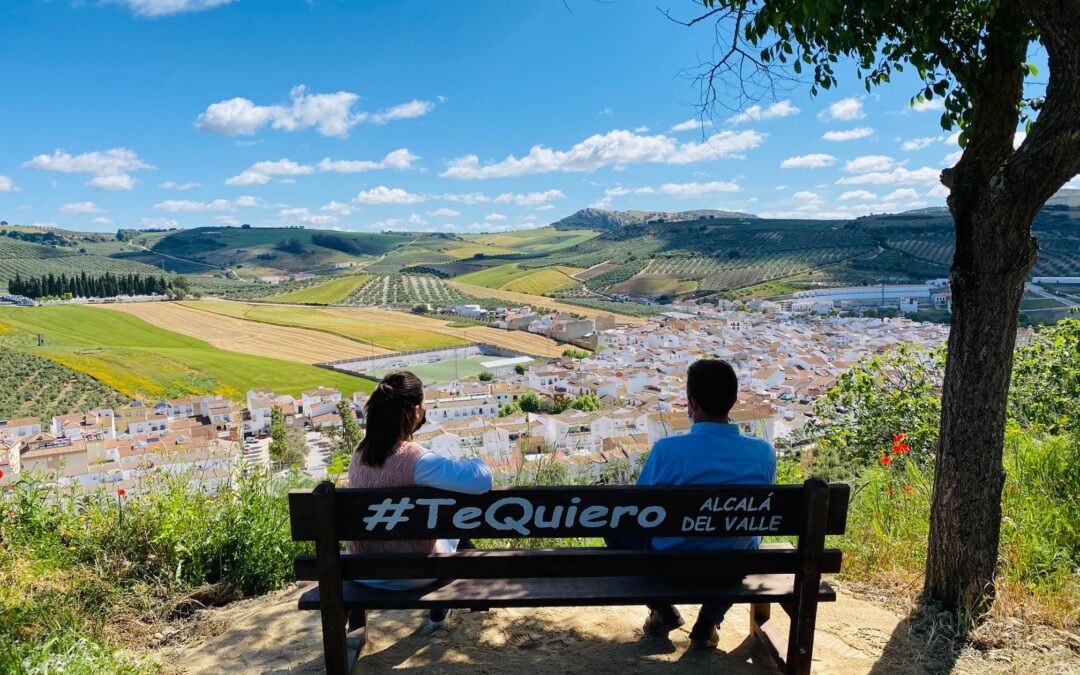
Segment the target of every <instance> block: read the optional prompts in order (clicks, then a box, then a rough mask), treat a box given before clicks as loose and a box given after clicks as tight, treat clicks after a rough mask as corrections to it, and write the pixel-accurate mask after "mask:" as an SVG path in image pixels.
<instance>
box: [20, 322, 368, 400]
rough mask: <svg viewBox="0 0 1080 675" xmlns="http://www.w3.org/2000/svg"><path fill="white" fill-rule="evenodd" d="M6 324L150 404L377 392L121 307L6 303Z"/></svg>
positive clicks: (36, 350)
mask: <svg viewBox="0 0 1080 675" xmlns="http://www.w3.org/2000/svg"><path fill="white" fill-rule="evenodd" d="M188 311H191V312H195V310H188ZM196 314H197V315H198V316H199V317H202V316H203V315H202V313H198V312H196ZM0 323H3V324H6V325H8V326H10V327H11V328H13V329H15V331H16V332H18V333H22V334H24V337H25V336H26V335H29V336H33V335H34V334H36V333H41V334H43V335H44V336H45V346H43V347H37V346H36V343H33V342H30V343H26V342H25V341H24V344H34V345H35V346H23V347H20V349H21V350H22V351H25V352H28V353H32V354H35V355H37V356H42V357H45V358H49V359H52V360H53V361H56V362H58V363H61V364H63V365H66V366H68V367H70V368H73V369H75V370H78V371H80V372H83V373H86V374H87V375H90V376H91V377H93V378H94V379H96V380H98V381H99V382H101V383H103V384H105V385H106V386H108V387H111V388H112V389H115V390H116V391H119V392H121V393H123V394H125V395H127V396H132V397H136V398H140V399H142V400H145V401H156V400H161V399H163V398H173V397H179V396H188V395H195V394H206V393H220V394H223V395H225V396H227V397H229V398H230V399H233V400H242V399H243V396H244V392H246V391H247V390H248V389H257V388H262V387H267V388H270V389H273V390H275V391H278V392H282V393H290V394H298V393H299V392H300V391H301V390H303V389H311V388H314V387H319V386H327V387H336V388H338V389H340V390H342V392H343V393H347V394H351V393H352V392H354V391H360V390H363V391H371V389H372V384H371V382H368V381H367V380H363V379H361V378H356V377H351V376H349V375H345V374H342V373H334V372H330V371H327V370H324V369H321V368H316V367H314V366H310V365H305V364H300V363H295V362H292V361H285V360H282V359H272V358H266V357H263V356H256V355H253V354H251V353H246V352H234V351H227V350H224V349H217V348H216V347H214V346H212V345H210V344H209V343H207V342H204V341H202V340H197V339H195V338H192V337H189V336H187V335H181V334H179V333H174V332H171V331H168V330H163V329H161V328H159V327H157V326H154V325H152V324H150V323H147V322H146V321H143V320H141V319H139V318H137V317H136V316H133V315H131V314H129V313H126V312H123V311H115V310H109V309H102V308H100V307H86V306H78V305H65V306H56V307H34V308H23V307H18V308H16V307H0ZM254 325H256V326H259V327H263V326H260V325H259V324H254ZM324 337H325V336H324Z"/></svg>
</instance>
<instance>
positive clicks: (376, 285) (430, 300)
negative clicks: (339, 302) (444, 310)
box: [348, 274, 470, 308]
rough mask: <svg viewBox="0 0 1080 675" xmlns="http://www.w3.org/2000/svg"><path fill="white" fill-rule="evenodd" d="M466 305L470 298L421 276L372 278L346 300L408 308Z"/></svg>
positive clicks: (438, 280) (386, 275) (351, 302)
mask: <svg viewBox="0 0 1080 675" xmlns="http://www.w3.org/2000/svg"><path fill="white" fill-rule="evenodd" d="M468 302H470V298H468V297H466V295H465V294H463V293H461V292H460V291H459V290H457V289H456V288H454V287H453V286H449V285H447V283H446V282H445V281H443V280H442V279H440V278H438V277H434V276H427V275H420V274H382V275H376V276H372V277H371V278H370V279H369V280H368V281H367V282H366V283H365V284H364V285H363V286H361V287H360V288H359V289H358V290H356V291H355V292H354V293H353V294H352V295H351V296H350V297H349V300H348V304H354V305H367V306H375V307H409V308H411V307H415V306H416V305H418V304H420V303H426V304H430V305H433V306H436V307H439V306H443V305H447V304H454V303H468Z"/></svg>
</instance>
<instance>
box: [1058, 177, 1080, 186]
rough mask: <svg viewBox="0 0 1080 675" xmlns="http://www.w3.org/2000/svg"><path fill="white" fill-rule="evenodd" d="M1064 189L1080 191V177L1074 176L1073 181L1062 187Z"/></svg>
mask: <svg viewBox="0 0 1080 675" xmlns="http://www.w3.org/2000/svg"><path fill="white" fill-rule="evenodd" d="M1062 187H1063V188H1067V189H1069V190H1080V175H1076V176H1073V178H1072V180H1070V181H1069V182H1068V183H1065V185H1062Z"/></svg>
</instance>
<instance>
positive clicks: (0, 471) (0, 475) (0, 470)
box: [0, 469, 4, 478]
mask: <svg viewBox="0 0 1080 675" xmlns="http://www.w3.org/2000/svg"><path fill="white" fill-rule="evenodd" d="M3 477H4V470H3V469H0V478H3Z"/></svg>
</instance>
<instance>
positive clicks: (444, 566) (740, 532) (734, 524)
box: [289, 479, 849, 579]
mask: <svg viewBox="0 0 1080 675" xmlns="http://www.w3.org/2000/svg"><path fill="white" fill-rule="evenodd" d="M848 496H849V491H848V486H847V485H841V484H836V485H828V484H826V483H824V482H823V481H820V480H816V479H812V480H809V481H807V482H806V483H804V484H802V485H766V486H737V485H725V486H714V487H615V486H590V487H531V488H505V489H495V490H492V491H491V492H489V493H486V494H482V495H466V494H460V493H450V492H444V491H441V490H434V489H430V488H396V489H380V490H361V489H337V488H335V487H334V485H333V484H332V483H329V482H326V483H322V484H321V485H319V486H318V487H317V488H315V489H314V490H293V491H291V492H290V493H289V515H290V522H291V528H292V537H293V539H294V540H296V541H316V543H317V549H318V550H317V552H318V555H319V558H323V559H325V558H326V557H328V556H331V555H333V556H339V555H340V554H339V549H340V547H339V544H338V542H341V541H350V540H352V541H360V540H394V539H443V538H448V539H457V538H466V537H467V538H472V539H483V538H504V539H505V538H537V537H542V538H565V537H590V538H592V537H596V538H599V537H619V538H627V537H636V538H643V537H670V536H678V537H736V536H742V537H745V536H757V535H766V536H796V537H799V550H798V551H795V550H776V549H764V550H761V551H723V552H708V553H704V552H701V551H670V552H664V553H663V554H662V555H657V552H637V553H631V552H617V551H603V550H598V549H588V550H583V551H580V552H574V551H566V550H562V551H560V550H552V551H542V552H540V551H535V550H530V551H527V552H522V551H506V552H505V553H503V554H500V555H491V553H490V552H486V553H485V554H484V555H483V556H479V555H477V556H473V559H470V556H469V555H461V554H457V555H445V556H439V555H435V556H423V555H416V554H411V555H386V554H383V555H365V556H355V555H340V563H339V564H340V573H341V575H342V577H343V578H358V575H363V576H362V577H359V578H379V579H394V578H403V579H407V578H417V577H419V578H430V577H440V578H487V577H526V576H559V575H565V576H577V575H592V576H608V575H615V574H638V575H648V574H650V573H655V574H664V573H666V574H670V573H672V572H676V573H684V572H686V571H693V570H699V571H701V570H705V571H701V572H700V573H710V574H715V573H717V570H716V568H715V567H713V566H712V565H703V564H702V561H703V560H704V558H703V557H702V556H705V558H708V559H715V562H717V563H718V564H720V562H722V565H723V571H724V572H725V573H742V574H746V573H752V572H756V573H773V572H776V573H781V572H796V571H798V570H799V569H800V568H801V567H802V566H803V565H804V563H805V562H806V558H807V556H808V555H813V557H815V558H816V559H817V560H818V564H819V566H820V568H821V571H837V570H839V564H840V557H839V552H838V551H826V550H825V549H824V541H825V535H827V534H842V533H843V532H844V528H845V524H846V520H847V507H848ZM526 559H528V560H527V561H526ZM500 560H501V562H500ZM650 561H652V562H650ZM800 561H801V562H800ZM583 566H586V567H589V568H591V569H592V571H590V572H589V573H588V574H584V572H583V569H582V568H583ZM833 568H835V569H833ZM628 570H633V571H628ZM650 570H653V571H652V572H650ZM297 575H298V578H300V579H314V578H317V570H316V564H315V560H314V559H311V558H307V557H304V558H301V559H298V561H297Z"/></svg>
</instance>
